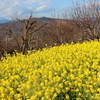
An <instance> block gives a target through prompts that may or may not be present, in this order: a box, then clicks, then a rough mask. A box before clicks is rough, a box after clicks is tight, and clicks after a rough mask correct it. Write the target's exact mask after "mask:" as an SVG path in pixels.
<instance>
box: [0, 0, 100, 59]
mask: <svg viewBox="0 0 100 100" xmlns="http://www.w3.org/2000/svg"><path fill="white" fill-rule="evenodd" d="M62 15H63V18H64V19H56V20H55V19H53V20H48V22H47V23H45V22H43V23H41V24H40V23H39V22H38V20H36V19H34V18H33V17H32V14H31V15H30V17H29V18H28V19H23V20H20V19H19V18H17V21H18V22H19V24H18V27H19V30H18V31H17V34H14V31H13V29H12V26H8V27H7V28H6V29H4V30H5V37H6V40H5V41H3V42H2V41H1V42H0V47H1V48H0V55H1V57H2V56H4V51H7V52H8V51H9V50H10V52H12V51H13V50H15V49H16V50H17V51H18V52H22V53H23V54H26V53H27V50H32V49H39V48H43V47H45V45H44V44H48V45H49V46H51V45H54V44H55V43H56V44H57V45H60V44H62V43H70V42H72V41H73V42H78V41H80V42H84V41H85V40H94V39H98V40H99V38H100V2H99V1H98V0H88V3H87V2H85V1H84V0H83V4H79V3H75V4H74V5H73V7H72V8H70V9H69V10H67V11H65V12H64V13H63V14H62ZM9 36H11V37H12V38H13V41H14V42H13V43H15V45H16V46H15V48H13V49H12V51H11V46H10V45H12V42H10V40H9ZM4 42H5V43H4ZM4 45H5V46H4ZM8 49H9V50H8Z"/></svg>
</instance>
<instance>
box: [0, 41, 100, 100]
mask: <svg viewBox="0 0 100 100" xmlns="http://www.w3.org/2000/svg"><path fill="white" fill-rule="evenodd" d="M0 100H100V42H98V41H90V42H84V43H82V44H81V43H76V44H73V43H72V44H66V45H64V44H62V45H60V46H55V47H51V48H44V49H43V50H38V51H28V55H23V54H21V53H16V54H15V55H13V56H12V57H11V56H10V55H7V58H6V59H3V60H2V61H1V62H0Z"/></svg>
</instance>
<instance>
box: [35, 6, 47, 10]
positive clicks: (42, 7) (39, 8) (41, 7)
mask: <svg viewBox="0 0 100 100" xmlns="http://www.w3.org/2000/svg"><path fill="white" fill-rule="evenodd" d="M44 8H46V5H43V6H40V7H38V8H37V9H36V11H41V10H43V9H44Z"/></svg>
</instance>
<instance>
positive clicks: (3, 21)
mask: <svg viewBox="0 0 100 100" xmlns="http://www.w3.org/2000/svg"><path fill="white" fill-rule="evenodd" d="M36 19H40V20H44V21H48V20H50V19H53V18H49V17H41V18H36ZM10 21H12V20H9V19H0V23H7V22H10Z"/></svg>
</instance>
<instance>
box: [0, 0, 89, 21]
mask: <svg viewBox="0 0 100 100" xmlns="http://www.w3.org/2000/svg"><path fill="white" fill-rule="evenodd" d="M81 1H82V0H0V19H4V18H5V19H12V18H15V17H27V16H29V15H30V13H31V12H33V15H34V16H35V17H42V16H46V17H52V14H53V13H54V11H55V12H57V13H61V12H63V11H64V9H68V8H69V7H71V6H72V2H74V3H75V2H80V3H81ZM86 1H87V0H86Z"/></svg>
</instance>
